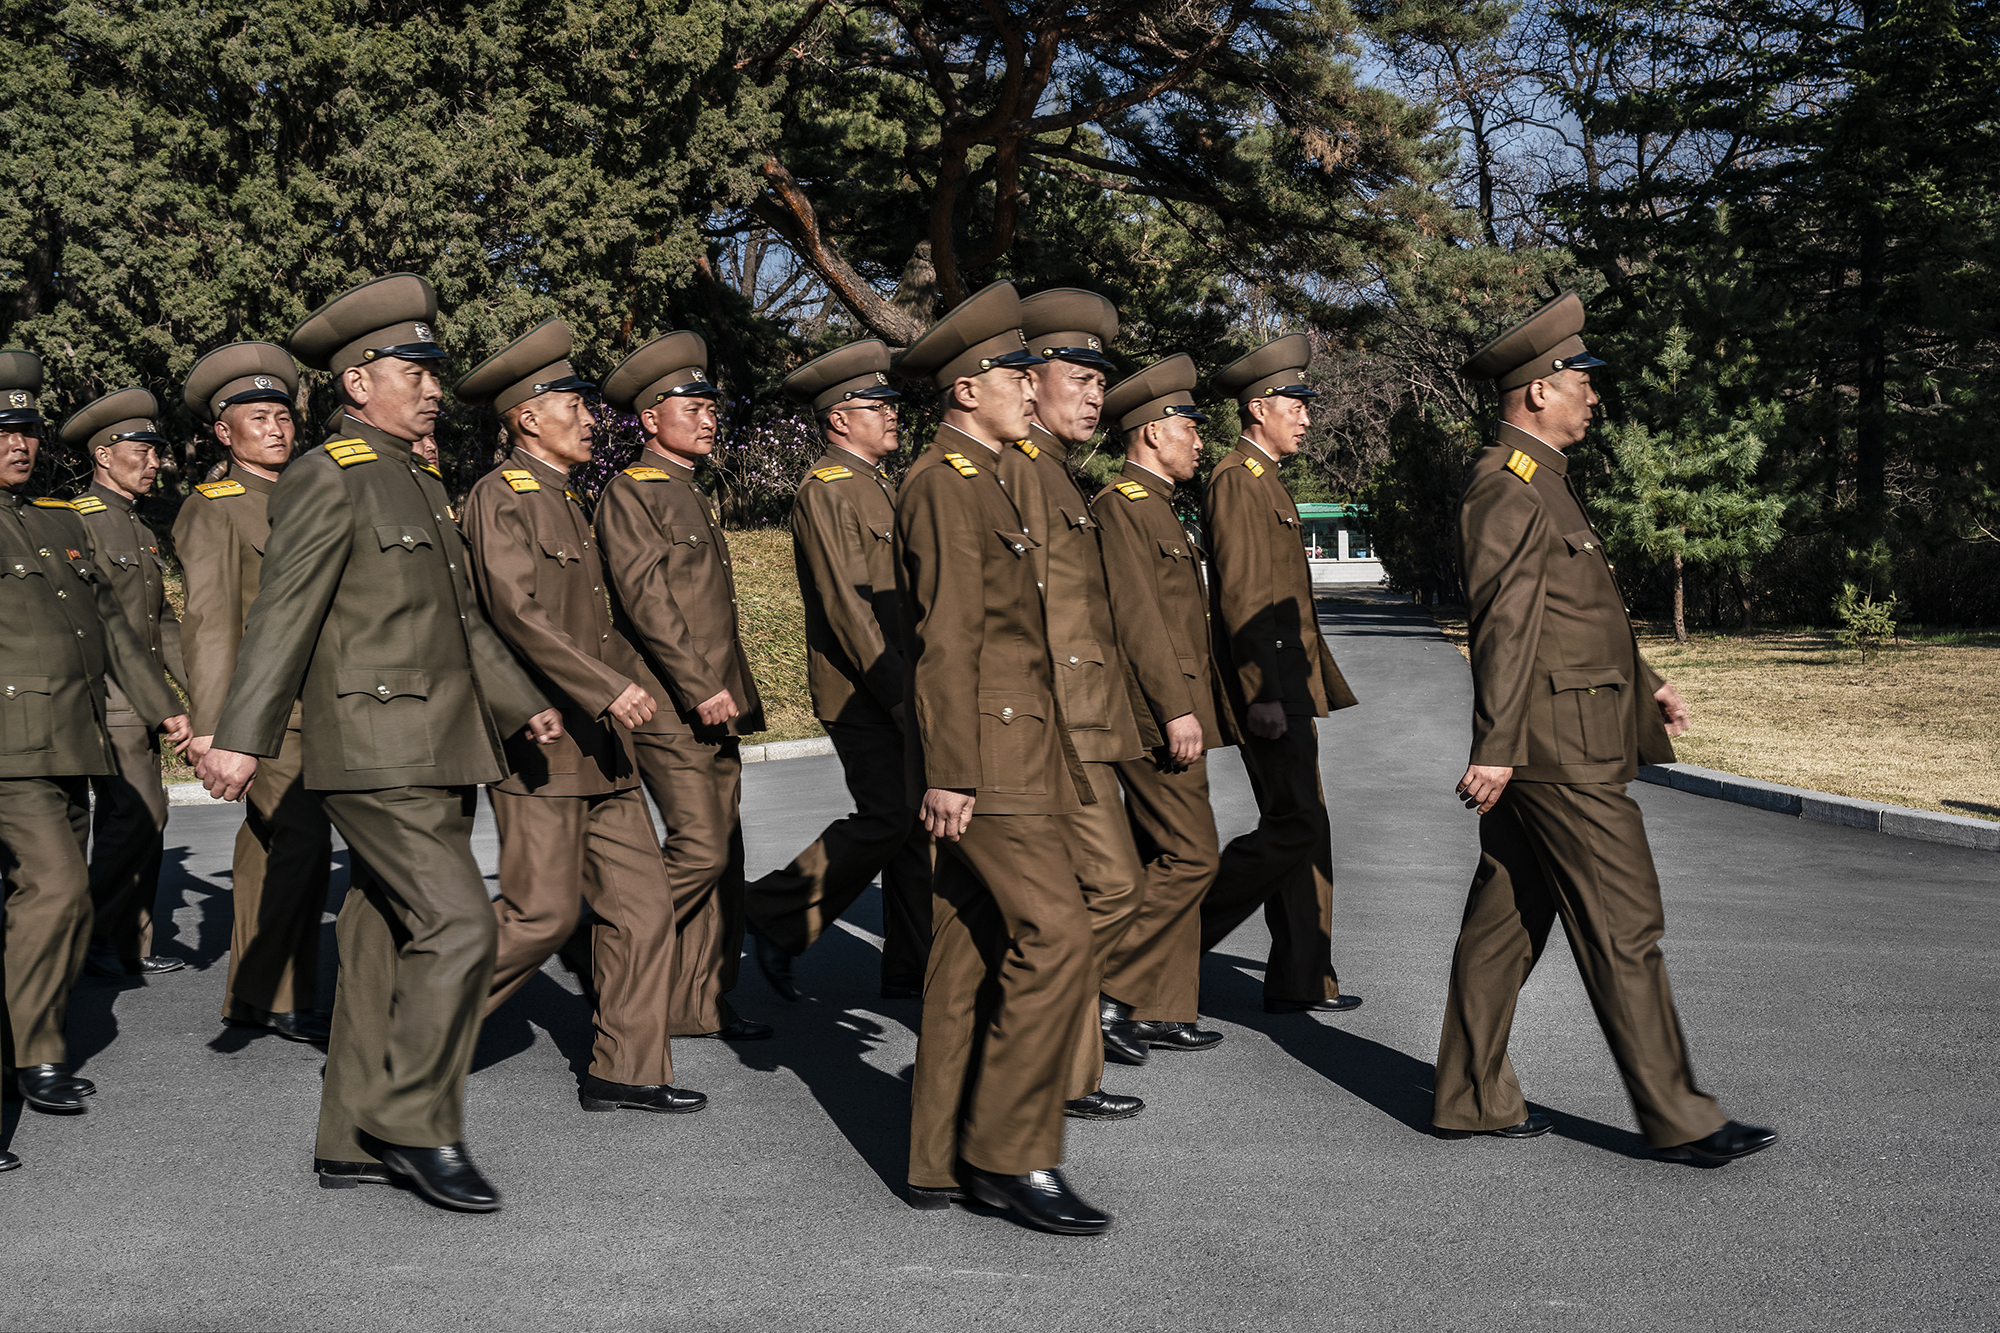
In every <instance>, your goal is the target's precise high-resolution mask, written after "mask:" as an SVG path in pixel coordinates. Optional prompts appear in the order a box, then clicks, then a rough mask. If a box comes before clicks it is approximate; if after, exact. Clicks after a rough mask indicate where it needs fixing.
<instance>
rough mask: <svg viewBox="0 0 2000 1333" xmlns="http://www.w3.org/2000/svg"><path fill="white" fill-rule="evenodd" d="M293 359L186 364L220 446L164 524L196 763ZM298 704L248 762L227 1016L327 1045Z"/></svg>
mask: <svg viewBox="0 0 2000 1333" xmlns="http://www.w3.org/2000/svg"><path fill="white" fill-rule="evenodd" d="M298 373H299V372H298V366H297V364H296V363H295V362H294V361H293V360H292V354H291V353H290V352H287V351H286V350H285V349H284V348H282V347H279V346H277V345H276V344H274V343H265V342H250V343H232V344H230V345H229V346H227V347H218V348H217V349H216V350H214V351H213V352H210V353H209V354H208V355H207V356H204V357H203V358H202V359H201V360H199V361H197V362H195V364H194V369H193V370H191V371H189V372H188V380H187V388H186V391H185V394H184V398H185V401H186V403H187V408H188V414H189V415H190V416H192V417H193V418H194V419H195V420H196V421H204V422H208V423H209V424H210V425H211V426H212V427H213V428H214V430H215V438H216V441H217V442H218V443H220V444H221V445H222V447H223V448H224V449H225V450H227V451H228V454H229V457H228V459H227V460H226V462H225V463H224V465H223V468H222V470H221V471H220V472H219V473H217V474H216V475H215V476H213V477H212V478H211V479H210V480H208V481H204V482H200V483H198V484H197V485H196V486H195V488H194V494H193V495H190V496H189V497H188V498H187V500H186V501H185V502H184V503H183V504H182V505H181V512H180V517H179V518H178V519H177V520H176V521H175V523H174V553H175V555H176V556H177V557H178V558H179V559H180V562H181V574H182V578H183V580H184V585H185V591H186V599H187V609H186V612H185V613H184V614H183V616H182V618H181V652H182V655H183V656H184V657H185V658H186V661H187V673H188V674H187V681H188V699H189V701H190V703H192V705H193V709H192V716H193V719H194V744H193V746H192V747H190V749H189V751H188V755H189V758H191V759H193V760H194V761H195V762H196V763H199V762H200V761H201V757H202V756H203V755H205V754H207V753H208V750H209V746H210V745H211V744H212V743H213V742H214V739H215V729H216V727H217V726H218V725H219V724H220V722H221V720H222V702H223V700H224V699H225V698H227V697H228V694H229V681H230V677H231V676H233V675H234V674H235V671H236V650H237V648H238V647H239V646H240V645H241V644H242V642H243V626H244V622H245V621H246V620H247V619H248V618H249V615H250V605H251V603H252V602H253V601H255V600H256V597H257V584H258V581H259V579H260V578H261V577H262V575H263V568H264V550H265V547H266V546H267V545H269V543H270V540H271V520H270V513H269V510H270V501H271V490H272V488H273V487H274V486H276V485H277V481H278V474H279V473H281V472H283V471H284V469H285V468H286V466H287V465H288V464H290V462H291V461H292V447H293V444H294V442H295V440H296V439H297V435H298V427H297V425H296V422H295V420H294V417H293V414H292V392H293V390H294V389H296V388H297V387H298ZM299 724H300V719H299V704H298V701H297V700H294V701H293V702H292V710H291V715H290V716H289V717H288V718H287V719H286V720H285V735H284V739H283V742H282V744H281V746H280V748H279V751H278V753H277V754H276V755H273V756H271V757H270V758H268V759H265V760H263V761H261V762H260V763H259V764H258V765H257V780H256V781H255V782H253V783H251V784H250V790H249V792H248V794H247V795H246V796H245V797H244V811H243V824H242V827H240V828H239V829H237V831H236V847H235V855H234V856H233V858H232V860H231V874H230V881H229V882H230V898H231V900H232V903H233V907H234V920H233V921H232V922H231V925H230V930H229V982H228V985H227V986H226V988H225V989H224V991H223V998H222V1017H223V1020H224V1021H225V1022H228V1023H232V1024H236V1025H239V1026H245V1027H263V1028H268V1029H270V1030H271V1031H273V1032H275V1033H277V1034H278V1035H279V1036H281V1037H284V1038H286V1039H288V1040H291V1041H305V1042H314V1043H324V1042H325V1041H326V1038H327V1033H328V1030H329V1029H328V1023H327V1017H326V1015H325V1014H323V1013H321V1012H320V1011H319V1005H318V1000H319V925H320V913H321V912H323V911H324V910H325V908H326V893H327V881H328V878H329V873H330V871H331V867H332V858H333V826H332V825H331V824H329V823H328V822H327V818H326V811H325V810H324V809H322V808H321V807H320V801H319V797H318V796H316V795H315V794H313V793H312V792H310V791H308V790H306V785H305V744H304V742H303V740H301V738H300V735H299Z"/></svg>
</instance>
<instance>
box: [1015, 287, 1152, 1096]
mask: <svg viewBox="0 0 2000 1333" xmlns="http://www.w3.org/2000/svg"><path fill="white" fill-rule="evenodd" d="M1021 334H1022V336H1023V337H1025V338H1026V339H1027V340H1028V347H1029V349H1030V350H1031V351H1033V352H1034V353H1035V354H1036V355H1037V356H1038V357H1040V358H1041V364H1040V365H1037V366H1035V367H1033V368H1032V369H1031V370H1030V371H1029V372H1028V373H1029V374H1030V375H1031V376H1032V377H1033V378H1034V399H1035V401H1034V406H1033V407H1032V408H1031V409H1030V418H1029V425H1028V438H1026V439H1024V440H1018V441H1016V442H1015V443H1014V444H1013V445H1012V446H1011V447H1010V448H1008V449H1006V450H1005V451H1003V452H1002V453H1001V455H1000V459H999V469H1000V476H1001V477H1002V479H1004V480H1005V481H1006V482H1007V483H1008V485H1010V486H1012V487H1013V488H1014V495H1015V498H1016V501H1017V502H1021V503H1024V504H1025V507H1026V514H1025V517H1024V526H1025V527H1026V528H1027V529H1028V530H1029V532H1030V534H1031V535H1032V536H1033V537H1034V538H1035V540H1036V542H1037V545H1036V546H1035V548H1034V557H1033V558H1034V561H1035V564H1036V567H1037V572H1036V580H1037V582H1039V583H1042V584H1043V585H1044V587H1045V591H1044V593H1043V599H1044V605H1045V607H1046V608H1047V616H1048V638H1049V659H1050V661H1052V662H1053V663H1054V664H1055V684H1056V698H1057V702H1058V704H1059V705H1060V707H1061V709H1062V716H1063V721H1064V723H1065V725H1066V726H1067V728H1068V731H1069V740H1070V744H1071V746H1072V747H1073V748H1074V749H1075V751H1076V757H1077V759H1078V760H1079V761H1081V763H1082V764H1083V772H1084V776H1085V778H1086V779H1087V780H1088V781H1089V783H1090V785H1091V788H1092V789H1093V790H1094V791H1095V792H1096V793H1097V794H1098V795H1099V797H1100V798H1102V799H1099V800H1098V801H1096V802H1095V803H1093V804H1090V805H1085V806H1083V807H1082V808H1081V809H1079V810H1077V811H1074V812H1071V813H1068V814H1066V815H1065V816H1064V819H1063V822H1064V825H1065V828H1066V831H1067V833H1068V836H1069V839H1070V847H1069V856H1070V865H1071V866H1072V867H1073V868H1074V869H1075V871H1076V877H1077V885H1078V887H1079V888H1080V889H1081V890H1082V892H1083V901H1084V906H1085V907H1086V908H1088V909H1089V912H1090V936H1091V967H1092V978H1091V984H1090V994H1091V996H1093V997H1096V998H1093V999H1092V1000H1091V1001H1090V1003H1091V1004H1092V1006H1093V1007H1094V1008H1095V1010H1096V1013H1097V1017H1098V1020H1099V1030H1098V1031H1097V1032H1090V1031H1086V1032H1085V1034H1084V1037H1083V1039H1082V1040H1081V1042H1080V1043H1079V1044H1078V1047H1077V1050H1076V1054H1075V1059H1074V1061H1073V1062H1072V1063H1071V1065H1070V1070H1069V1079H1068V1094H1069V1095H1068V1098H1067V1100H1066V1101H1065V1103H1064V1107H1063V1110H1064V1114H1066V1115H1070V1116H1073V1117H1075V1118H1077V1119H1079V1120H1124V1119H1128V1118H1130V1117H1132V1116H1135V1115H1137V1114H1139V1112H1141V1111H1142V1110H1144V1109H1145V1105H1146V1104H1145V1103H1144V1102H1143V1101H1141V1100H1140V1099H1139V1098H1137V1097H1128V1096H1124V1095H1122V1094H1119V1093H1111V1092H1106V1091H1104V1088H1103V1079H1104V1061H1105V1058H1106V1057H1107V1056H1110V1057H1112V1058H1114V1059H1117V1060H1118V1061H1120V1062H1121V1063H1124V1064H1144V1063H1145V1062H1146V1054H1147V1048H1146V1045H1145V1044H1144V1043H1143V1042H1141V1041H1138V1040H1137V1039H1136V1038H1135V1037H1134V1036H1133V1035H1132V1031H1131V1020H1132V1010H1131V1008H1130V1006H1128V1005H1125V1004H1123V1003H1121V1002H1120V1001H1118V1000H1117V999H1115V998H1113V997H1110V996H1103V995H1101V994H1100V989H1099V983H1100V982H1101V980H1102V974H1103V970H1104V967H1105V964H1106V962H1107V960H1108V959H1109V958H1110V956H1111V951H1112V950H1113V949H1114V948H1116V947H1117V946H1118V944H1119V943H1120V942H1121V941H1122V940H1123V939H1124V937H1125V933H1126V931H1127V930H1129V929H1130V927H1131V925H1132V921H1133V919H1134V918H1135V917H1136V916H1137V915H1138V912H1139V901H1140V895H1141V894H1142V893H1143V892H1144V890H1145V870H1144V868H1143V867H1141V865H1140V864H1139V853H1138V851H1137V849H1136V848H1135V847H1134V846H1133V843H1132V830H1131V826H1130V825H1129V824H1128V823H1126V820H1125V812H1124V811H1123V810H1122V809H1121V808H1120V807H1119V804H1118V801H1117V799H1116V796H1115V794H1116V792H1117V790H1118V768H1117V766H1118V764H1120V763H1123V762H1128V761H1130V760H1133V759H1137V758H1138V757H1139V756H1140V754H1141V753H1142V752H1143V746H1142V742H1141V738H1140V726H1139V720H1138V712H1139V709H1138V707H1137V706H1136V704H1135V701H1134V700H1133V698H1132V697H1131V694H1130V693H1129V684H1130V673H1129V670H1128V667H1127V664H1126V655H1125V652H1124V649H1123V647H1122V646H1121V643H1120V635H1119V627H1118V626H1117V625H1116V624H1114V623H1113V620H1112V615H1111V596H1110V592H1109V590H1108V589H1107V588H1106V587H1105V580H1104V552H1103V550H1102V549H1101V548H1100V546H1099V544H1098V538H1097V524H1096V522H1095V521H1094V520H1093V519H1092V518H1091V516H1090V504H1089V501H1088V500H1087V498H1086V497H1085V495H1084V493H1083V490H1082V488H1081V487H1079V486H1078V485H1077V482H1076V478H1075V477H1073V476H1072V475H1071V474H1070V470H1069V450H1070V447H1071V446H1072V445H1080V444H1082V443H1084V442H1085V441H1086V440H1088V439H1090V437H1091V436H1093V435H1095V434H1096V433H1097V420H1098V417H1099V415H1100V414H1101V412H1102V410H1103V407H1104V386H1105V382H1106V381H1105V376H1106V375H1107V374H1108V373H1109V372H1110V371H1111V370H1112V369H1113V367H1112V364H1111V361H1110V359H1109V358H1108V357H1106V356H1105V354H1104V349H1105V348H1106V347H1107V346H1109V345H1110V343H1111V341H1112V340H1113V339H1114V338H1116V337H1117V336H1118V310H1117V308H1116V307H1115V306H1113V305H1112V304H1111V302H1109V301H1107V300H1105V299H1104V298H1103V297H1102V296H1099V295H1098V294H1097V293H1095V292H1086V291H1079V290H1077V289H1076V288H1073V287H1064V288H1057V289H1056V290H1053V291H1046V292H1041V293H1038V294H1037V295H1034V296H1031V297H1029V298H1027V299H1026V300H1025V301H1022V302H1021ZM1139 647H1140V648H1141V649H1142V650H1143V651H1146V652H1148V653H1154V654H1161V653H1164V652H1165V645H1164V644H1157V643H1148V644H1143V645H1139ZM1147 730H1148V731H1149V732H1150V730H1151V727H1150V719H1148V727H1147ZM1147 739H1148V740H1150V739H1153V738H1152V737H1151V736H1148V738H1147Z"/></svg>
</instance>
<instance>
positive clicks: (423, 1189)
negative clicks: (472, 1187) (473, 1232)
mask: <svg viewBox="0 0 2000 1333" xmlns="http://www.w3.org/2000/svg"><path fill="white" fill-rule="evenodd" d="M382 1164H383V1165H384V1166H386V1167H388V1168H389V1170H390V1171H391V1172H392V1173H394V1175H395V1176H396V1178H397V1181H396V1183H400V1184H405V1185H408V1186H410V1187H411V1188H413V1189H415V1190H416V1192H417V1193H419V1194H421V1195H423V1196H424V1197H425V1198H426V1199H429V1200H430V1201H431V1202H432V1203H434V1204H436V1205H437V1206H438V1207H440V1208H449V1209H451V1210H452V1211H453V1212H458V1213H497V1212H499V1211H500V1200H498V1199H495V1200H493V1201H492V1202H491V1203H466V1202H464V1201H462V1200H458V1199H448V1198H446V1197H445V1196H444V1195H442V1194H439V1193H438V1192H437V1191H436V1190H435V1189H433V1188H431V1183H430V1182H429V1181H428V1180H425V1179H424V1178H423V1177H422V1176H421V1175H418V1174H417V1173H416V1172H415V1171H411V1170H409V1169H408V1168H407V1167H400V1166H397V1165H396V1164H395V1163H394V1162H391V1161H390V1160H389V1159H388V1158H386V1157H385V1158H383V1159H382ZM334 1188H335V1189H338V1188H339V1186H337V1185H336V1186H335V1187H334Z"/></svg>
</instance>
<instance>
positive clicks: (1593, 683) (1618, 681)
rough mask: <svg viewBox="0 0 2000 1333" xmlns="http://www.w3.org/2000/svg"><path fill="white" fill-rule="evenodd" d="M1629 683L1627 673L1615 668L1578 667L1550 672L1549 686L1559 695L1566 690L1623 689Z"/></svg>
mask: <svg viewBox="0 0 2000 1333" xmlns="http://www.w3.org/2000/svg"><path fill="white" fill-rule="evenodd" d="M1628 683H1629V682H1628V681H1627V680H1626V679H1625V673H1624V672H1623V671H1621V670H1619V669H1618V668H1617V667H1615V666H1604V667H1577V668H1573V669H1570V670H1564V671H1551V672H1549V684H1550V685H1551V686H1552V687H1554V689H1555V692H1556V693H1557V694H1561V693H1562V692H1563V691H1564V690H1595V689H1600V688H1602V687H1604V686H1606V685H1611V686H1616V687H1617V688H1619V689H1623V688H1625V686H1626V685H1627V684H1628Z"/></svg>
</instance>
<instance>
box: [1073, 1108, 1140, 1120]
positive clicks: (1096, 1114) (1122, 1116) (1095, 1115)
mask: <svg viewBox="0 0 2000 1333" xmlns="http://www.w3.org/2000/svg"><path fill="white" fill-rule="evenodd" d="M1145 1109H1146V1108H1145V1107H1143V1106H1141V1107H1139V1108H1137V1109H1136V1110H1131V1111H1071V1110H1067V1109H1066V1110H1064V1111H1063V1119H1065V1120H1130V1119H1131V1118H1132V1117H1133V1116H1136V1115H1138V1114H1139V1112H1140V1111H1143V1110H1145Z"/></svg>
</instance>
